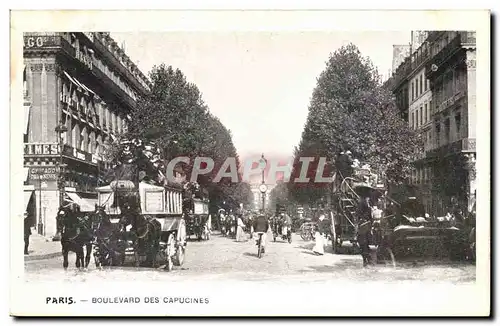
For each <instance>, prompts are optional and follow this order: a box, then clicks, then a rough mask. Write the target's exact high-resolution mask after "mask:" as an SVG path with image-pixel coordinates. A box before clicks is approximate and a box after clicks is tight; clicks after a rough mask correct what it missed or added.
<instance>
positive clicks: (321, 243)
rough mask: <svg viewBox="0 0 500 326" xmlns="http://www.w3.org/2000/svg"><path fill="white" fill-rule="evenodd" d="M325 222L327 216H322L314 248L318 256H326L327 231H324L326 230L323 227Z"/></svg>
mask: <svg viewBox="0 0 500 326" xmlns="http://www.w3.org/2000/svg"><path fill="white" fill-rule="evenodd" d="M324 220H325V215H324V214H321V215H320V216H319V222H318V226H317V228H316V232H315V234H314V241H315V244H314V247H313V252H314V253H315V254H316V255H324V254H325V243H326V241H325V231H324V230H323V229H324V227H323V224H324Z"/></svg>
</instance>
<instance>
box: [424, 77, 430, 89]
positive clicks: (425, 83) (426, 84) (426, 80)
mask: <svg viewBox="0 0 500 326" xmlns="http://www.w3.org/2000/svg"><path fill="white" fill-rule="evenodd" d="M428 89H429V80H428V79H424V92H425V91H427V90H428Z"/></svg>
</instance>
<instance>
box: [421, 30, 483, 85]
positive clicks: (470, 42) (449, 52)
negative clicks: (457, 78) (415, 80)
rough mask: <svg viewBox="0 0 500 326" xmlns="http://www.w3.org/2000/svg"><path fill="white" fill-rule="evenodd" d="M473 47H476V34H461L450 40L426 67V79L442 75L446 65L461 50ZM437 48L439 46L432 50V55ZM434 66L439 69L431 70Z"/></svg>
mask: <svg viewBox="0 0 500 326" xmlns="http://www.w3.org/2000/svg"><path fill="white" fill-rule="evenodd" d="M447 33H448V32H447ZM447 33H445V34H443V35H442V36H441V38H442V37H444V35H447ZM438 42H439V39H438V40H437V42H436V44H438ZM471 47H473V48H475V47H476V33H475V32H459V33H458V34H457V35H456V36H455V37H453V39H451V40H450V42H449V43H448V44H446V46H444V47H443V48H442V49H440V50H438V51H437V53H435V55H434V57H433V58H432V60H430V61H429V63H428V64H427V66H426V75H427V76H426V77H427V78H429V76H432V75H434V74H436V73H440V72H441V71H442V68H443V67H444V66H445V63H446V62H448V61H449V60H450V59H451V58H452V57H454V56H455V55H456V54H457V53H458V52H459V51H460V50H461V49H463V48H471ZM436 48H437V45H434V46H433V48H432V53H434V51H436ZM433 65H435V66H436V67H437V69H436V67H435V69H434V70H435V71H433V70H432V69H431V67H432V66H433Z"/></svg>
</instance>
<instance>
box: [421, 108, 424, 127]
mask: <svg viewBox="0 0 500 326" xmlns="http://www.w3.org/2000/svg"><path fill="white" fill-rule="evenodd" d="M423 112H424V110H423V108H422V107H420V125H421V126H422V125H423V124H424V119H423Z"/></svg>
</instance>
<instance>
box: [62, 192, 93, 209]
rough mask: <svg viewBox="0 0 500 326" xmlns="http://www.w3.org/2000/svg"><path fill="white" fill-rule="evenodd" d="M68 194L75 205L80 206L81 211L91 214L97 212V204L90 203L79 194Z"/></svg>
mask: <svg viewBox="0 0 500 326" xmlns="http://www.w3.org/2000/svg"><path fill="white" fill-rule="evenodd" d="M66 194H67V195H68V197H69V198H70V199H71V201H73V202H74V203H75V204H77V205H78V206H80V211H82V212H91V211H94V210H95V203H91V202H89V200H87V199H83V198H82V197H80V196H79V195H78V194H77V193H75V192H67V193H66Z"/></svg>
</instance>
